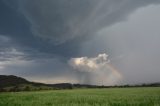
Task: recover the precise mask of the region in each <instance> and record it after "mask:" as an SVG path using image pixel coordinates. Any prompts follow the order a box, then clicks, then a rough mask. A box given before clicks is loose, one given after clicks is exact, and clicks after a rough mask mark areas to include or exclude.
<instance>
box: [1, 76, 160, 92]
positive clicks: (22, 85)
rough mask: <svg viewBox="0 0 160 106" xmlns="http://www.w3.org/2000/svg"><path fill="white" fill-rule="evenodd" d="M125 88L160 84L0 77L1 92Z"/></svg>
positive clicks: (157, 84)
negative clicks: (111, 83) (36, 80)
mask: <svg viewBox="0 0 160 106" xmlns="http://www.w3.org/2000/svg"><path fill="white" fill-rule="evenodd" d="M124 87H160V83H159V82H157V83H150V84H138V85H118V86H116V85H115V86H104V85H101V86H98V85H88V84H71V83H58V84H44V83H37V82H30V81H28V80H26V79H24V78H21V77H17V76H14V75H0V92H18V91H36V90H60V89H76V88H124Z"/></svg>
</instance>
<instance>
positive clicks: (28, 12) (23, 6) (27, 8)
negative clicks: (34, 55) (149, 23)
mask: <svg viewBox="0 0 160 106" xmlns="http://www.w3.org/2000/svg"><path fill="white" fill-rule="evenodd" d="M159 2H160V1H159V0H152V1H151V0H98V1H97V0H60V1H57V0H45V1H44V0H19V9H20V11H21V12H22V14H24V16H25V17H26V19H27V20H28V21H29V22H30V24H31V30H32V33H33V34H34V35H36V36H39V37H41V38H43V39H46V40H49V41H50V42H52V43H54V44H61V43H64V42H66V41H68V40H71V39H74V38H76V37H78V36H90V35H94V33H95V32H96V31H98V30H99V29H101V28H103V27H106V26H110V25H113V24H114V23H116V22H119V21H122V20H124V19H126V18H127V16H128V14H130V13H131V12H132V11H134V10H135V9H137V8H139V7H142V6H145V5H149V4H153V3H154V4H156V3H159Z"/></svg>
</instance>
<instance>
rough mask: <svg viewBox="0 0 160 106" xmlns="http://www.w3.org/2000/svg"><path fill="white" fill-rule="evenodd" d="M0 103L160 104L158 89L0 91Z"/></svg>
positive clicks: (16, 105) (74, 105)
mask: <svg viewBox="0 0 160 106" xmlns="http://www.w3.org/2000/svg"><path fill="white" fill-rule="evenodd" d="M0 106H160V88H159V87H155V88H154V87H148V88H147V87H146V88H106V89H75V90H55V91H54V90H53V91H38V92H17V93H0Z"/></svg>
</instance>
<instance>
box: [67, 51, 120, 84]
mask: <svg viewBox="0 0 160 106" xmlns="http://www.w3.org/2000/svg"><path fill="white" fill-rule="evenodd" d="M69 65H70V66H71V67H72V68H73V70H75V71H77V72H79V73H81V74H79V75H81V78H80V80H82V81H81V83H87V84H98V85H100V84H102V82H103V84H105V85H108V84H109V85H113V84H117V83H118V81H120V80H122V75H121V74H120V72H119V71H118V70H117V69H116V68H114V67H113V66H112V65H111V63H110V60H109V59H108V55H107V54H105V53H104V54H99V55H98V56H97V57H93V58H88V57H79V58H71V59H70V60H69Z"/></svg>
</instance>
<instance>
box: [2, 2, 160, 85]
mask: <svg viewBox="0 0 160 106" xmlns="http://www.w3.org/2000/svg"><path fill="white" fill-rule="evenodd" d="M159 11H160V0H0V74H1V75H4V74H5V75H6V74H7V75H17V76H21V77H24V78H27V79H28V80H31V81H38V82H44V83H66V82H69V83H83V84H98V85H101V84H104V85H115V84H139V83H152V82H160V29H159V28H160V12H159Z"/></svg>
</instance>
